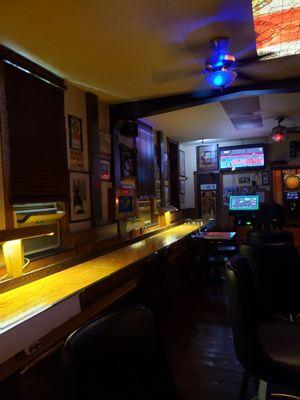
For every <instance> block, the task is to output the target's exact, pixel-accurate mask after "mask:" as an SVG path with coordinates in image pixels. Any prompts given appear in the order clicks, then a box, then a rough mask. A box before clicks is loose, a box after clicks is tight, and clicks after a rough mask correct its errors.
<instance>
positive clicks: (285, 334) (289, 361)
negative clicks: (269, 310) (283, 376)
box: [258, 321, 300, 376]
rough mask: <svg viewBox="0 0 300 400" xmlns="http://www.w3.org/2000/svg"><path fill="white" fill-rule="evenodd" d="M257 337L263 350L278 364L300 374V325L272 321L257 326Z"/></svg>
mask: <svg viewBox="0 0 300 400" xmlns="http://www.w3.org/2000/svg"><path fill="white" fill-rule="evenodd" d="M258 337H259V340H260V342H261V344H262V346H263V349H264V351H265V352H266V354H267V355H268V356H269V357H270V359H271V360H273V361H275V362H276V363H278V367H279V366H287V367H288V368H290V370H291V371H290V372H292V369H295V371H294V372H295V373H297V374H298V376H300V325H299V324H295V323H292V322H282V321H272V322H267V323H264V324H263V325H262V326H260V327H259V328H258Z"/></svg>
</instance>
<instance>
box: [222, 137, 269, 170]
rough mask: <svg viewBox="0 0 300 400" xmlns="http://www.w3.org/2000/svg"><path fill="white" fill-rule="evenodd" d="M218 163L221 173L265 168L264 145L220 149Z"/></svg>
mask: <svg viewBox="0 0 300 400" xmlns="http://www.w3.org/2000/svg"><path fill="white" fill-rule="evenodd" d="M219 163H220V170H221V171H235V170H241V169H260V168H264V167H265V163H266V160H265V146H264V144H250V145H241V146H230V147H220V149H219Z"/></svg>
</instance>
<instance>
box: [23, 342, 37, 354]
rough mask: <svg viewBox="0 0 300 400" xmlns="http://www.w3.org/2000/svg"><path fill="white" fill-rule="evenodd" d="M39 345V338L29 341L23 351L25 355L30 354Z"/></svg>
mask: <svg viewBox="0 0 300 400" xmlns="http://www.w3.org/2000/svg"><path fill="white" fill-rule="evenodd" d="M40 347H41V342H40V341H39V340H36V341H35V342H33V343H31V345H29V346H28V347H25V349H24V353H25V354H26V355H27V356H30V354H33V353H35V352H36V351H37V350H38V349H39V348H40Z"/></svg>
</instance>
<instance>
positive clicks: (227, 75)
mask: <svg viewBox="0 0 300 400" xmlns="http://www.w3.org/2000/svg"><path fill="white" fill-rule="evenodd" d="M236 76H237V73H236V72H235V71H232V70H227V69H222V70H220V71H215V72H211V73H209V74H207V75H206V77H205V79H206V82H207V83H208V84H209V86H211V87H213V88H215V89H223V88H226V87H227V86H230V85H231V84H232V82H233V81H234V80H235V78H236Z"/></svg>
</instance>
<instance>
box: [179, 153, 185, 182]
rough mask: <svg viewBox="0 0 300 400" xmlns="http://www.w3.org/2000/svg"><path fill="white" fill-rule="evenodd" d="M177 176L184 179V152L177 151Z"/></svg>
mask: <svg viewBox="0 0 300 400" xmlns="http://www.w3.org/2000/svg"><path fill="white" fill-rule="evenodd" d="M179 176H182V177H185V152H184V151H182V150H179Z"/></svg>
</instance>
